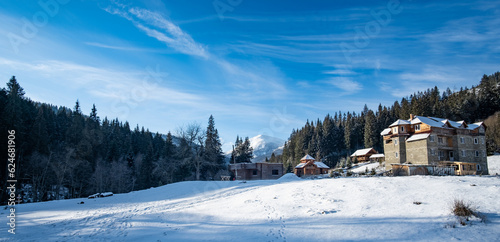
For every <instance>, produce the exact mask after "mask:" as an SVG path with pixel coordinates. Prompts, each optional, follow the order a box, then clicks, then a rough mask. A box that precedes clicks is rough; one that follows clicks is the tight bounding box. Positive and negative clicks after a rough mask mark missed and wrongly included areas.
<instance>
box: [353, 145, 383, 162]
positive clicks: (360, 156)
mask: <svg viewBox="0 0 500 242" xmlns="http://www.w3.org/2000/svg"><path fill="white" fill-rule="evenodd" d="M373 154H378V152H377V151H376V150H375V149H373V148H366V149H361V150H356V152H354V153H352V155H351V158H352V159H353V160H354V159H356V160H357V161H358V162H367V161H370V156H372V155H373Z"/></svg>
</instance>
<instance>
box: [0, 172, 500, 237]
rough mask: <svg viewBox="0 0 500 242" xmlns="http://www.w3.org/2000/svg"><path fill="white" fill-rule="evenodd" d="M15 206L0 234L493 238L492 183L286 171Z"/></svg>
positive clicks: (499, 211) (498, 194) (497, 217)
mask: <svg viewBox="0 0 500 242" xmlns="http://www.w3.org/2000/svg"><path fill="white" fill-rule="evenodd" d="M456 198H458V199H463V200H465V201H469V202H471V203H472V204H473V206H474V207H475V208H476V209H477V210H478V211H479V212H481V213H483V214H484V215H486V216H487V219H488V221H487V222H486V223H481V222H474V223H472V225H468V226H465V227H464V226H461V225H459V224H458V223H457V220H456V219H455V218H454V217H453V216H452V215H451V203H452V202H453V200H454V199H456ZM81 201H84V202H85V203H84V204H78V203H79V202H81ZM414 202H421V203H422V204H421V205H415V204H414ZM16 211H17V213H16V219H17V229H16V234H15V235H11V234H9V233H7V225H6V221H7V218H6V216H7V210H3V209H2V210H1V212H0V213H1V214H0V216H1V217H2V218H3V219H2V220H1V221H4V222H2V223H1V224H2V225H0V228H1V227H3V229H1V230H0V240H5V241H89V240H92V241H95V240H97V241H108V240H109V241H331V240H353V241H358V240H395V241H400V240H412V241H414V240H417V241H443V240H444V241H450V240H452V241H453V240H465V241H499V238H500V179H499V178H497V177H495V176H483V177H479V176H467V177H457V176H448V177H432V176H413V177H372V178H363V177H360V178H337V179H317V180H302V179H299V178H296V177H293V176H292V175H287V177H284V178H283V179H280V180H272V181H247V182H246V183H241V182H239V181H226V182H181V183H175V184H169V185H166V186H162V187H158V188H153V189H149V190H144V191H137V192H131V193H128V194H117V195H115V196H113V197H107V198H97V199H72V200H64V201H52V202H44V203H35V204H22V205H18V206H16ZM452 225H456V227H455V228H453V226H452Z"/></svg>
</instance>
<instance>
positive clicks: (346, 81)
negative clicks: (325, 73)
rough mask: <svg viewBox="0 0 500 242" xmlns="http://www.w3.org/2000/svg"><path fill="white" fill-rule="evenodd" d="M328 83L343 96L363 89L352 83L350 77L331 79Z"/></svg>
mask: <svg viewBox="0 0 500 242" xmlns="http://www.w3.org/2000/svg"><path fill="white" fill-rule="evenodd" d="M328 83H330V84H331V85H334V86H335V87H337V88H339V89H341V90H342V91H344V95H345V94H353V93H356V92H358V91H360V90H361V89H363V85H362V84H361V83H359V82H356V81H354V80H353V79H352V78H350V77H332V78H330V79H329V80H328Z"/></svg>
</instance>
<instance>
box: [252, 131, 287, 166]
mask: <svg viewBox="0 0 500 242" xmlns="http://www.w3.org/2000/svg"><path fill="white" fill-rule="evenodd" d="M284 144H285V141H284V140H282V139H280V138H276V137H271V136H267V135H257V136H255V137H252V138H250V147H252V148H253V154H254V158H253V159H252V162H263V161H265V159H266V157H267V158H271V155H272V154H273V152H274V154H275V155H281V154H282V153H283V145H284Z"/></svg>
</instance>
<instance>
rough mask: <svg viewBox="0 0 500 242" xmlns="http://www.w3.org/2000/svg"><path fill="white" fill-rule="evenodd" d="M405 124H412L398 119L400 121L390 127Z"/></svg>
mask: <svg viewBox="0 0 500 242" xmlns="http://www.w3.org/2000/svg"><path fill="white" fill-rule="evenodd" d="M405 124H410V121H408V120H403V119H398V120H396V122H394V123H392V124H391V125H389V127H393V126H398V125H405Z"/></svg>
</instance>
